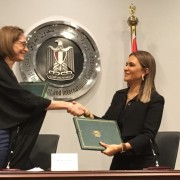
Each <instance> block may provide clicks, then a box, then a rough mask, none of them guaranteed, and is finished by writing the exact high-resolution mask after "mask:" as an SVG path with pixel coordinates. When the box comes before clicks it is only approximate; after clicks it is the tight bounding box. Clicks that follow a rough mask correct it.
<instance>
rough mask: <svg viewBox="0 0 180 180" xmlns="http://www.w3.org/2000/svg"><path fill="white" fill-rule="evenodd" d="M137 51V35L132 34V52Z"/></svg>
mask: <svg viewBox="0 0 180 180" xmlns="http://www.w3.org/2000/svg"><path fill="white" fill-rule="evenodd" d="M136 51H137V42H136V35H135V32H134V31H133V32H132V52H136Z"/></svg>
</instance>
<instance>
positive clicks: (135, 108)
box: [102, 89, 164, 169]
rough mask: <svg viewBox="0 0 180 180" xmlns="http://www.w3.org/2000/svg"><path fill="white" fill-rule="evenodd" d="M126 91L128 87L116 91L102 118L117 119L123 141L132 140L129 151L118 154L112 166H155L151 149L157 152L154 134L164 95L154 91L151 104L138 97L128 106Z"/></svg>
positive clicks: (118, 167)
mask: <svg viewBox="0 0 180 180" xmlns="http://www.w3.org/2000/svg"><path fill="white" fill-rule="evenodd" d="M127 92H128V89H123V90H119V91H117V92H116V93H115V95H114V97H113V99H112V102H111V105H110V107H109V109H108V110H107V112H106V113H105V115H104V116H103V117H102V118H103V119H112V120H116V121H117V123H118V126H119V129H120V131H121V134H122V139H123V141H124V142H129V143H130V144H131V146H132V148H133V149H132V150H131V151H127V152H126V153H122V154H121V153H117V154H116V155H115V156H114V158H113V161H112V164H111V169H142V168H144V167H148V166H153V165H155V160H156V157H154V155H153V152H152V148H153V150H155V152H156V153H157V154H158V149H157V145H156V143H155V136H156V134H157V132H158V129H159V127H160V124H161V119H162V113H163V108H164V98H163V97H162V96H161V95H159V94H158V93H157V92H156V91H155V92H153V94H152V97H151V101H150V102H148V103H142V102H140V101H139V100H137V97H135V98H134V99H132V100H131V101H129V102H128V104H127V105H126V100H127ZM151 141H152V143H151ZM122 156H123V157H122ZM124 157H125V158H124ZM123 159H124V161H123ZM123 164H124V165H123Z"/></svg>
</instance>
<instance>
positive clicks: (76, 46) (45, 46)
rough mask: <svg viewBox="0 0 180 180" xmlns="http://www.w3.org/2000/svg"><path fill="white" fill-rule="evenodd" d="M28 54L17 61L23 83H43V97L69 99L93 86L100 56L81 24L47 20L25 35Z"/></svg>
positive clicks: (76, 96) (78, 95)
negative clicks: (45, 86)
mask: <svg viewBox="0 0 180 180" xmlns="http://www.w3.org/2000/svg"><path fill="white" fill-rule="evenodd" d="M27 42H28V49H29V51H28V53H27V54H26V56H25V60H24V61H23V62H20V63H19V69H20V73H21V75H22V78H23V81H26V82H41V81H42V82H47V83H48V88H47V92H46V97H47V98H49V99H54V100H65V101H68V100H73V99H76V98H78V97H80V96H82V95H84V94H85V93H86V92H87V91H89V90H90V88H91V87H92V86H93V85H94V83H95V81H96V79H97V76H98V73H99V72H100V57H99V52H98V49H97V46H96V44H95V42H94V40H93V39H92V37H91V36H90V35H89V34H88V33H87V32H86V31H85V30H84V29H82V28H81V27H79V26H77V25H73V24H71V23H69V22H65V21H50V22H47V23H44V24H41V25H39V26H37V27H36V28H34V29H33V30H32V31H31V32H30V33H29V34H28V35H27Z"/></svg>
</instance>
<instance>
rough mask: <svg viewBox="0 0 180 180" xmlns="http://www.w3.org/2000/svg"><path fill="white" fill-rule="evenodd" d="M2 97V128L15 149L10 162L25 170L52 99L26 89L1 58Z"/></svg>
mask: <svg viewBox="0 0 180 180" xmlns="http://www.w3.org/2000/svg"><path fill="white" fill-rule="evenodd" d="M0 99H1V103H0V114H1V115H0V129H9V130H10V150H12V149H13V154H11V155H9V156H8V157H7V162H9V161H10V162H9V163H10V167H11V168H20V169H23V168H24V167H25V163H26V162H27V159H28V157H29V154H30V152H31V150H32V148H33V145H34V143H35V140H36V138H37V136H38V134H39V131H40V128H41V126H42V123H43V120H44V117H45V115H46V111H45V109H46V108H47V107H48V106H49V105H50V103H51V101H50V100H48V99H44V98H42V97H39V96H36V95H34V94H32V93H31V92H29V91H27V90H25V89H23V88H22V87H21V86H20V85H19V83H18V81H17V79H16V77H15V75H14V73H13V71H12V70H11V69H10V68H9V66H8V65H7V63H6V62H5V61H4V60H3V59H2V57H0ZM15 139H16V142H15ZM7 162H6V164H5V165H4V166H6V165H7Z"/></svg>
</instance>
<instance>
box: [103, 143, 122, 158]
mask: <svg viewBox="0 0 180 180" xmlns="http://www.w3.org/2000/svg"><path fill="white" fill-rule="evenodd" d="M100 145H101V146H103V147H105V148H106V149H105V150H104V151H102V153H103V154H105V155H107V156H114V154H116V153H118V152H121V151H122V145H121V144H106V143H103V142H100Z"/></svg>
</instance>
